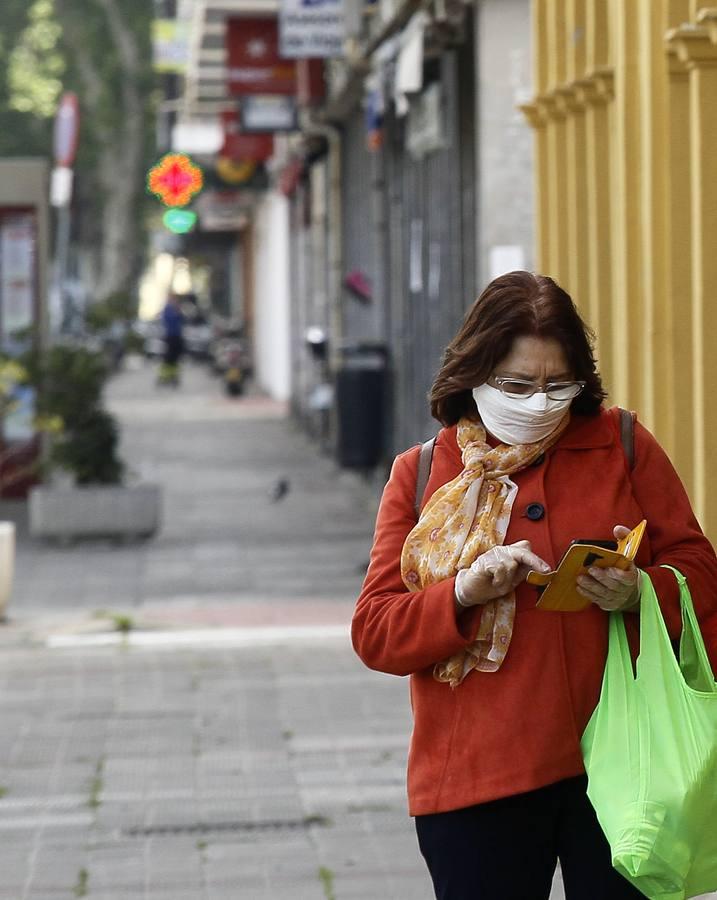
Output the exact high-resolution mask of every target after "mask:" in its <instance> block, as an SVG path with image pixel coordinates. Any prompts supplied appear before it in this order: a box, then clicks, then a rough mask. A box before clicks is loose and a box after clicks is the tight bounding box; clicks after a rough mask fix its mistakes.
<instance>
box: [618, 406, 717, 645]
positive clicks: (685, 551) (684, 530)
mask: <svg viewBox="0 0 717 900" xmlns="http://www.w3.org/2000/svg"><path fill="white" fill-rule="evenodd" d="M631 480H632V489H633V493H634V495H635V499H636V500H637V502H638V503H639V505H640V506H641V508H642V510H643V512H644V515H645V518H646V519H647V527H648V533H649V536H650V546H651V551H652V564H651V565H650V566H648V567H646V569H645V571H646V572H647V574H648V575H649V576H650V579H651V580H652V583H653V585H654V588H655V592H656V594H657V596H658V598H659V601H660V608H661V609H662V614H663V616H664V618H665V623H666V624H667V629H668V631H669V632H670V637H672V638H677V637H679V635H680V632H681V629H682V619H681V615H680V604H679V588H678V585H677V581H676V579H675V577H674V575H673V573H672V572H671V571H670V570H669V569H663V568H660V566H664V565H670V566H674V567H675V568H676V569H677V570H678V571H680V572H682V574H683V575H684V576H685V578H686V579H687V583H688V585H689V588H690V593H691V595H692V601H693V603H694V606H695V612H696V613H697V618H698V619H699V620H700V621H704V620H706V619H708V618H709V617H710V616H714V615H715V614H717V591H716V590H715V585H717V557H715V552H714V549H713V548H712V545H711V544H710V542H709V541H708V540H707V538H706V537H705V536H704V534H703V533H702V529H701V528H700V526H699V524H698V522H697V519H696V518H695V515H694V513H693V511H692V507H691V505H690V501H689V498H688V496H687V492H686V491H685V489H684V486H683V485H682V482H681V481H680V478H679V476H678V474H677V472H676V471H675V469H674V468H673V466H672V463H671V462H670V460H669V459H668V457H667V454H666V453H665V451H664V450H663V449H662V447H660V445H659V444H658V443H657V441H656V440H655V438H654V437H653V436H652V435H651V434H650V432H649V431H648V430H647V429H646V428H644V427H643V426H642V425H641V424H640V423H639V422H637V423H635V466H634V469H633V470H632V473H631Z"/></svg>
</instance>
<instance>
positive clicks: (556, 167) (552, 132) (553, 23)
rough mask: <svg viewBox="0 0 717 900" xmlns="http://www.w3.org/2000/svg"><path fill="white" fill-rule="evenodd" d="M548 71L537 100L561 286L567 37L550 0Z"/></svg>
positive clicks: (565, 266)
mask: <svg viewBox="0 0 717 900" xmlns="http://www.w3.org/2000/svg"><path fill="white" fill-rule="evenodd" d="M546 22H547V28H546V44H547V51H548V69H547V86H546V90H545V91H544V92H542V93H541V94H540V96H539V97H538V98H537V101H538V104H539V105H540V106H541V109H542V112H543V114H544V115H545V117H546V120H547V124H546V133H547V140H546V146H547V156H548V166H547V168H548V172H549V175H548V194H549V220H548V221H549V257H548V267H547V270H546V271H547V274H549V275H552V276H554V277H555V278H556V279H557V280H558V281H559V282H560V283H567V280H568V278H569V274H570V273H569V247H568V234H569V229H568V216H569V210H568V194H567V175H566V168H567V145H566V141H567V127H566V110H565V106H564V104H563V103H562V101H561V100H560V97H559V94H558V91H557V89H558V88H559V87H562V86H563V85H564V83H565V73H566V59H565V47H566V35H565V22H564V9H563V0H546Z"/></svg>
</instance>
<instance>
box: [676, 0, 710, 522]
mask: <svg viewBox="0 0 717 900" xmlns="http://www.w3.org/2000/svg"><path fill="white" fill-rule="evenodd" d="M698 18H699V20H700V21H701V22H702V23H704V24H705V26H708V27H697V28H686V27H681V28H678V29H676V30H674V31H673V32H671V34H670V35H669V39H670V41H671V43H672V44H673V45H674V46H675V47H676V49H677V52H678V54H679V57H680V59H681V60H682V61H683V62H684V63H685V64H686V65H687V68H688V70H689V93H690V182H691V216H692V341H693V344H692V361H693V367H692V371H693V378H694V383H693V390H692V398H693V412H694V433H693V434H694V441H693V450H694V493H693V499H694V501H695V507H696V512H697V515H698V517H699V519H700V521H701V523H702V526H703V527H704V529H705V531H706V532H707V534H708V535H709V536H710V537H711V538H713V539H715V538H717V484H716V482H715V463H716V462H717V452H716V449H717V448H715V443H716V442H717V404H715V402H714V396H713V394H714V386H715V385H717V353H715V347H717V315H715V309H714V299H715V297H717V252H715V240H716V237H717V179H716V178H715V160H717V117H715V109H716V108H717V42H716V41H712V40H710V34H711V33H713V25H714V24H717V11H714V10H702V11H701V12H700V14H699V16H698Z"/></svg>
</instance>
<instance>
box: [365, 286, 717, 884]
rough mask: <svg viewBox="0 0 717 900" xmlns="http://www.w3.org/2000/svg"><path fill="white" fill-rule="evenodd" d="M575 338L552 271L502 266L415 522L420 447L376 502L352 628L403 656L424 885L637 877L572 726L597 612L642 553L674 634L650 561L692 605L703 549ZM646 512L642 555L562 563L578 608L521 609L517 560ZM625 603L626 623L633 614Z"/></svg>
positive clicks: (704, 564) (686, 508) (597, 670)
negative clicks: (622, 426) (584, 605)
mask: <svg viewBox="0 0 717 900" xmlns="http://www.w3.org/2000/svg"><path fill="white" fill-rule="evenodd" d="M590 338H591V333H590V331H589V330H588V328H587V327H586V325H585V324H584V323H583V321H582V320H581V318H580V316H579V314H578V312H577V310H576V308H575V306H574V305H573V302H572V300H571V299H570V297H569V296H568V295H567V294H566V293H565V291H563V290H562V289H561V288H560V287H558V285H557V284H555V282H554V281H552V280H551V279H550V278H547V277H545V276H540V275H533V274H531V273H528V272H512V273H510V274H508V275H503V276H501V277H499V278H496V279H495V280H494V281H493V282H491V284H489V285H488V287H487V288H486V289H485V291H484V292H483V293H482V294H481V296H480V297H479V298H478V300H477V301H476V303H475V304H474V306H473V307H472V309H471V310H470V311H469V312H468V314H467V316H466V319H465V321H464V323H463V325H462V327H461V329H460V331H459V332H458V334H457V335H456V337H455V338H454V340H453V341H452V343H451V344H450V345H449V346H448V348H447V350H446V353H445V357H444V361H443V365H442V368H441V370H440V371H439V373H438V376H437V378H436V381H435V383H434V385H433V388H432V390H431V394H430V402H431V411H432V413H433V415H434V417H435V418H436V419H438V421H439V422H441V423H442V424H443V426H444V428H443V429H442V430H441V431H440V433H439V435H438V438H437V440H436V444H435V451H434V455H433V460H432V464H431V471H430V477H429V480H428V485H427V489H426V491H425V494H424V496H423V506H422V511H421V515H420V519H419V521H418V523H416V518H415V512H414V500H415V492H416V475H417V463H418V456H419V449H420V448H419V447H414V448H412V449H411V450H408V451H406V452H405V453H403V454H401V455H399V456H398V457H397V458H396V461H395V463H394V466H393V469H392V472H391V477H390V479H389V481H388V484H387V485H386V488H385V490H384V494H383V498H382V501H381V506H380V509H379V513H378V519H377V524H376V534H375V539H374V546H373V550H372V554H371V563H370V566H369V570H368V573H367V575H366V580H365V582H364V586H363V589H362V592H361V596H360V597H359V600H358V603H357V606H356V610H355V614H354V620H353V627H352V634H353V642H354V647H355V649H356V651H357V653H358V654H359V656H360V657H361V658H362V660H363V661H364V662H365V663H366V665H368V666H370V667H371V668H373V669H378V670H379V671H383V672H388V673H392V674H396V675H410V676H411V701H412V707H413V714H414V731H413V736H412V740H411V748H410V753H409V765H408V793H409V808H410V813H411V815H413V816H415V819H416V829H417V832H418V840H419V845H420V848H421V852H422V853H423V855H424V857H425V859H426V862H427V864H428V868H429V870H430V874H431V877H432V879H433V883H434V888H435V892H436V897H437V898H439V900H484V898H489V900H511V898H513V900H540V898H547V897H548V895H549V893H550V886H551V882H552V878H553V874H554V871H555V867H556V862H557V860H558V859H559V860H560V863H561V868H562V874H563V880H564V883H565V891H566V896H567V897H568V898H569V900H587V898H594V900H621V898H628V897H640V896H642V895H641V894H640V893H639V892H638V891H637V890H636V889H635V888H633V887H632V886H631V885H630V884H629V883H628V882H627V881H626V880H625V879H623V878H622V877H621V876H620V875H619V874H618V873H617V872H616V871H615V870H614V869H613V868H612V866H611V862H610V852H609V848H608V846H607V843H606V841H605V839H604V837H603V835H602V832H601V830H600V827H599V825H598V823H597V820H596V817H595V814H594V812H593V810H592V807H591V806H590V803H589V801H588V799H587V796H586V779H585V775H584V768H583V761H582V757H581V753H580V737H581V734H582V732H583V730H584V728H585V726H586V725H587V722H588V719H589V718H590V715H591V713H592V711H593V709H594V708H595V705H596V703H597V700H598V697H599V692H600V686H601V680H602V674H603V668H604V663H605V657H606V651H607V623H608V613H610V612H611V611H613V610H621V611H626V612H627V613H628V614H630V613H633V614H634V612H635V611H637V610H638V609H639V599H640V598H639V588H638V568H637V567H639V568H640V569H643V570H644V571H646V572H647V573H648V574H649V576H650V578H651V579H652V583H653V585H654V587H655V589H656V592H657V594H658V597H659V600H660V604H661V607H662V610H663V613H664V616H665V619H666V622H667V624H668V628H669V630H670V632H671V634H672V636H673V637H675V636H677V635H679V633H680V612H679V592H678V586H677V582H676V580H675V577H674V575H673V573H672V572H671V571H670V570H669V569H665V568H660V566H661V565H662V564H667V563H668V564H670V565H673V566H675V568H677V569H678V570H679V571H681V572H682V573H683V574H684V575H685V576H686V577H687V579H688V581H689V585H690V588H691V592H692V596H693V599H694V602H695V607H696V611H697V615H698V617H705V616H707V615H708V614H709V613H710V612H711V611H714V605H715V600H714V599H713V597H714V591H713V585H714V583H715V581H716V580H717V559H716V558H715V554H714V551H713V549H712V547H711V546H710V544H709V542H708V541H707V539H706V538H705V537H704V535H703V534H702V532H701V530H700V527H699V525H698V523H697V521H696V520H695V517H694V515H693V513H692V510H691V508H690V503H689V500H688V499H687V495H686V494H685V491H684V488H683V487H682V484H681V483H680V480H679V478H678V476H677V475H676V473H675V471H674V469H673V468H672V466H671V464H670V462H669V460H668V459H667V457H666V455H665V453H664V452H663V450H662V449H661V448H660V446H659V445H658V444H657V442H656V441H655V439H654V438H653V437H652V435H651V434H650V433H649V432H648V431H647V430H646V429H645V428H644V427H643V426H642V425H640V424H639V423H636V424H635V430H634V466H632V467H630V465H629V463H628V461H627V459H626V454H625V448H624V447H623V444H622V442H621V438H620V430H619V425H618V421H619V410H617V409H605V408H604V407H603V405H602V402H603V400H604V399H605V391H604V390H603V386H602V383H601V380H600V376H599V374H598V372H597V369H596V364H595V359H594V356H593V351H592V346H591V340H590ZM643 518H644V519H647V523H648V525H647V531H646V533H645V536H644V538H643V540H642V543H641V545H640V548H639V552H638V555H637V558H636V565H634V564H633V565H631V566H630V568H629V569H627V570H625V571H621V570H618V569H596V568H592V569H590V570H589V574H588V575H585V576H581V577H580V578H579V579H578V582H579V583H578V586H577V590H578V591H579V593H581V594H582V595H583V597H585V598H587V599H588V600H590V601H591V605H590V607H589V608H588V609H587V610H585V611H583V612H579V613H558V612H547V611H544V610H540V609H537V608H536V606H535V604H536V600H537V594H536V591H535V589H534V588H533V587H531V586H530V585H529V584H527V583H526V580H525V579H526V575H527V573H528V572H529V571H530V570H531V569H535V570H538V571H548V570H550V569H552V568H554V566H555V565H556V564H557V562H558V561H559V559H560V558H561V556H562V555H563V552H564V551H565V549H566V548H567V546H568V545H569V544H570V542H571V541H572V540H574V539H575V538H583V539H585V538H587V539H591V540H605V539H607V540H610V539H612V538H613V537H615V538H620V537H622V536H623V535H625V534H626V533H627V530H628V529H629V528H631V527H634V526H635V525H636V524H637V523H638V522H640V521H641V520H642V519H643ZM626 618H627V619H628V622H629V625H628V627H629V628H630V629H631V630H632V631H633V633H634V634H633V637H634V636H635V635H636V633H637V632H636V628H635V626H636V624H637V617H636V616H634V615H628V616H627V617H626ZM630 620H631V621H630Z"/></svg>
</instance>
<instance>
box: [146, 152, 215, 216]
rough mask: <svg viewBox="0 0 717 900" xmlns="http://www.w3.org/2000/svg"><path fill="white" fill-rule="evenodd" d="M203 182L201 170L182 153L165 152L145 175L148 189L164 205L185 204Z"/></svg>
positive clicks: (199, 188) (196, 192)
mask: <svg viewBox="0 0 717 900" xmlns="http://www.w3.org/2000/svg"><path fill="white" fill-rule="evenodd" d="M203 183H204V179H203V177H202V170H201V169H200V168H199V167H198V166H195V165H194V163H193V162H192V161H191V159H190V158H189V157H188V156H185V155H184V154H183V153H167V155H166V156H163V157H162V159H160V161H159V162H158V163H157V165H156V166H153V167H152V168H151V169H150V170H149V175H148V176H147V186H148V187H149V190H150V191H151V192H152V193H153V194H156V195H157V197H159V199H160V200H161V201H162V203H164V205H165V206H186V205H187V203H189V201H190V200H191V199H192V197H193V196H194V195H195V194H198V193H199V191H201V189H202V185H203Z"/></svg>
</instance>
